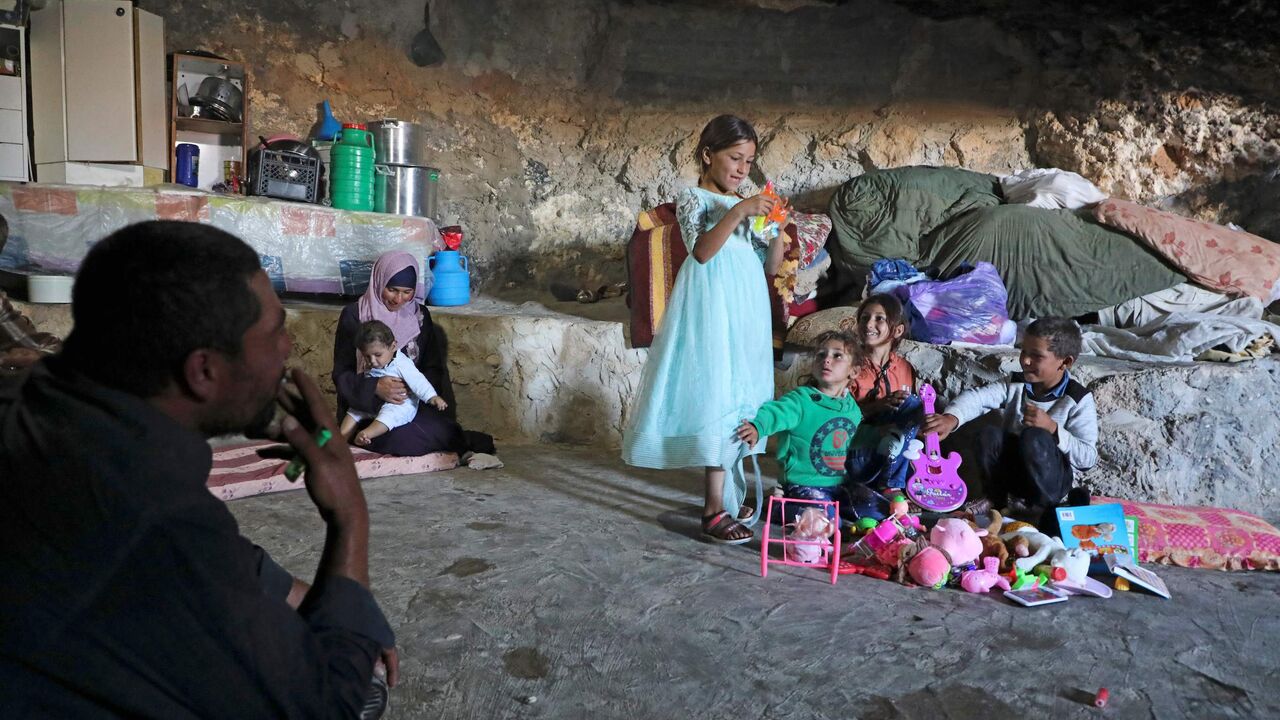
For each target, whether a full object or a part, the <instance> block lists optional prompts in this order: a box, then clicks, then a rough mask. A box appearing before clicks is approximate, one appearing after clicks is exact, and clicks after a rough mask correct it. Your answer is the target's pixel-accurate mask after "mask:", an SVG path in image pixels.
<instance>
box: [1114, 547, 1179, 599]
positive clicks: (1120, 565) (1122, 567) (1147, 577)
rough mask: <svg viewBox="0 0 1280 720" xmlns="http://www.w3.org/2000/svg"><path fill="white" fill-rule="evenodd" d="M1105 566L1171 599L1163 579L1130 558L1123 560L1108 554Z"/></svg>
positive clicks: (1116, 573)
mask: <svg viewBox="0 0 1280 720" xmlns="http://www.w3.org/2000/svg"><path fill="white" fill-rule="evenodd" d="M1107 568H1108V569H1110V570H1111V572H1112V573H1113V574H1114V575H1117V576H1119V577H1122V578H1124V579H1125V580H1128V581H1129V582H1130V583H1133V584H1134V585H1138V586H1141V587H1143V588H1146V589H1147V590H1150V591H1151V592H1153V593H1155V594H1157V595H1159V596H1160V597H1162V598H1164V599H1165V600H1172V599H1173V596H1172V595H1171V594H1169V587H1168V586H1167V585H1165V584H1164V580H1161V579H1160V576H1159V575H1156V574H1155V573H1153V572H1151V571H1150V570H1148V569H1146V568H1144V567H1139V566H1138V564H1137V563H1135V562H1133V561H1132V560H1125V559H1124V558H1122V557H1120V556H1119V555H1108V556H1107Z"/></svg>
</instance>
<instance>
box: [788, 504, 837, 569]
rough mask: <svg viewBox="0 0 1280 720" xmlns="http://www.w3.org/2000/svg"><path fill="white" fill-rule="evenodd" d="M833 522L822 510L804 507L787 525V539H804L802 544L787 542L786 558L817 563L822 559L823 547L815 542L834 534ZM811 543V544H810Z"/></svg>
mask: <svg viewBox="0 0 1280 720" xmlns="http://www.w3.org/2000/svg"><path fill="white" fill-rule="evenodd" d="M835 531H836V526H835V523H833V522H831V518H829V517H827V514H826V513H825V512H823V511H822V510H819V509H818V508H814V507H808V508H805V509H804V511H803V512H801V513H800V515H799V517H797V518H796V521H795V522H794V523H792V524H790V525H788V526H787V538H786V539H788V540H802V541H805V544H803V545H793V544H790V543H788V544H787V545H786V546H785V547H786V557H787V559H788V560H793V561H795V562H802V563H817V562H820V561H821V560H822V553H823V551H824V549H825V548H824V547H823V546H822V545H819V544H817V543H819V542H821V541H823V540H826V539H827V538H829V537H831V536H832V535H834V534H835ZM810 543H812V544H810Z"/></svg>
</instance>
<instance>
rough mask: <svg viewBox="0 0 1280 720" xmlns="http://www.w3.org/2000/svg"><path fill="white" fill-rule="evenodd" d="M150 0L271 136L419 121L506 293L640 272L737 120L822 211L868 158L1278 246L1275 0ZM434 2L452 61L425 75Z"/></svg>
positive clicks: (257, 128)
mask: <svg viewBox="0 0 1280 720" xmlns="http://www.w3.org/2000/svg"><path fill="white" fill-rule="evenodd" d="M139 4H140V5H141V6H142V7H144V8H147V9H150V10H153V11H155V12H158V13H160V14H161V15H163V16H164V17H165V18H166V21H167V25H166V32H167V35H168V44H169V47H170V49H173V50H177V49H187V48H193V47H199V48H204V49H208V50H213V51H217V52H221V53H225V54H227V55H229V56H232V57H235V58H238V59H242V60H245V61H246V62H248V63H249V64H250V66H251V67H252V70H253V81H254V85H253V88H252V90H251V92H250V94H249V100H250V107H251V125H252V134H255V135H256V134H270V133H274V132H295V133H306V132H307V131H308V130H309V128H310V126H311V125H312V123H313V122H314V120H315V117H316V115H315V107H316V105H317V104H318V103H319V102H320V101H321V100H323V99H325V98H329V99H330V100H332V102H333V105H334V107H335V109H336V111H337V113H338V114H339V115H340V116H341V117H342V118H343V119H347V120H351V119H362V118H363V119H371V118H377V117H383V116H395V117H401V118H405V119H411V120H415V121H418V122H421V123H423V124H424V125H425V126H426V127H427V129H428V131H429V135H430V137H431V146H432V150H433V151H434V152H435V154H436V157H437V162H438V164H439V166H440V168H441V169H442V170H443V171H444V179H443V188H442V214H443V220H444V221H445V222H448V223H452V222H461V223H462V224H464V225H465V226H466V227H467V229H468V231H469V238H470V240H469V242H468V251H469V252H470V253H471V255H472V256H473V260H474V261H475V267H476V275H477V277H479V278H480V279H482V280H483V281H485V282H486V283H487V284H488V285H489V286H490V287H502V286H504V285H506V284H515V285H526V286H531V287H535V288H539V289H541V288H545V287H546V285H547V281H548V280H550V279H555V278H556V277H557V276H570V278H569V279H581V278H584V277H588V276H590V277H593V278H599V279H605V280H615V279H621V274H622V267H621V263H620V262H619V258H620V256H621V248H622V241H623V240H624V239H625V237H626V236H627V235H628V234H629V231H630V227H631V225H632V223H633V221H634V217H635V214H636V213H637V212H638V211H639V210H641V209H643V208H645V207H648V206H652V205H654V204H657V203H658V202H661V201H663V200H666V199H669V198H670V197H671V196H672V194H673V192H674V190H675V189H676V188H677V187H679V186H680V185H681V184H684V183H688V182H691V181H692V180H693V177H694V173H695V168H694V166H693V163H692V159H691V157H690V156H691V153H692V149H693V144H694V142H695V137H696V133H697V132H698V131H699V129H700V128H701V126H702V125H703V124H704V123H705V122H706V120H707V119H709V118H710V117H711V116H713V115H715V114H718V113H720V112H734V113H737V114H741V115H743V116H746V117H748V118H750V119H751V120H752V121H753V122H755V123H756V125H757V128H758V129H759V130H760V131H761V133H762V143H761V154H760V158H761V169H762V170H763V172H764V173H765V174H767V175H768V176H769V177H771V178H774V179H775V180H776V181H777V183H778V185H779V187H780V188H781V189H782V190H783V191H784V192H787V193H792V194H796V195H799V196H802V197H803V198H804V199H805V200H806V201H807V202H809V203H813V204H816V205H819V206H820V205H822V204H823V202H824V198H825V197H826V195H827V193H829V191H830V189H831V188H832V187H833V186H835V185H837V184H839V183H840V182H842V181H844V180H846V179H847V178H848V177H850V176H853V175H856V174H858V173H861V172H863V171H865V170H867V169H871V168H879V167H893V166H898V165H907V164H914V163H930V164H943V165H954V166H961V167H967V168H972V169H977V170H983V171H992V172H999V171H1007V170H1012V169H1016V168H1021V167H1026V166H1030V165H1042V166H1060V167H1064V168H1067V169H1071V170H1077V171H1080V172H1082V173H1084V174H1085V175H1087V176H1089V177H1091V178H1092V179H1094V180H1095V181H1097V182H1098V183H1099V184H1100V185H1101V186H1102V187H1103V188H1104V189H1106V190H1108V191H1112V192H1115V193H1117V194H1122V195H1128V196H1129V197H1132V198H1134V199H1138V200H1142V201H1164V202H1166V203H1167V204H1169V205H1170V206H1171V207H1175V208H1178V209H1180V210H1182V211H1184V212H1188V213H1191V214H1196V215H1199V216H1201V217H1206V218H1210V219H1221V220H1224V221H1226V220H1233V221H1237V222H1242V223H1245V224H1246V225H1247V226H1248V227H1249V228H1250V229H1254V230H1256V231H1259V232H1262V233H1263V234H1264V235H1266V234H1270V236H1271V237H1273V238H1276V239H1280V221H1278V220H1277V215H1276V214H1275V213H1276V211H1275V210H1274V207H1275V206H1276V203H1275V202H1274V201H1275V199H1276V190H1275V188H1276V184H1275V183H1274V182H1273V181H1272V180H1271V179H1270V177H1269V175H1268V174H1267V173H1268V171H1269V170H1270V169H1271V168H1272V167H1274V166H1275V165H1276V162H1277V147H1280V116H1277V114H1276V113H1275V112H1273V111H1272V110H1270V109H1269V107H1268V105H1267V104H1266V103H1267V102H1272V103H1274V101H1275V100H1276V99H1277V98H1276V95H1277V93H1280V87H1278V86H1277V85H1276V84H1275V83H1274V73H1273V68H1274V67H1275V62H1276V60H1277V59H1280V52H1278V51H1277V39H1276V37H1275V35H1274V33H1269V32H1266V31H1265V28H1267V27H1272V28H1274V27H1275V26H1276V20H1277V18H1276V10H1275V9H1274V8H1273V7H1271V6H1270V5H1269V4H1266V3H1257V2H1251V1H1249V0H1223V1H1222V2H1217V3H1199V2H1192V1H1191V0H1184V1H1182V2H1171V3H1155V2H1143V1H1137V0H1135V2H1130V3H1110V4H1106V3H1104V4H1096V3H1094V4H1087V5H1086V6H1081V7H1079V8H1077V7H1075V6H1068V5H1066V4H1063V5H1062V6H1061V7H1060V8H1057V7H1049V8H1046V7H1043V4H1041V3H1008V2H1001V1H999V0H976V1H975V0H970V2H963V3H955V2H943V1H942V0H896V1H895V0H868V1H866V2H857V3H844V2H824V1H821V0H684V1H683V2H660V1H659V0H625V1H624V0H557V1H556V2H551V0H540V1H534V2H531V1H529V0H431V1H430V2H424V0H340V1H336V2H329V1H326V2H321V1H320V0H272V1H271V2H265V1H261V0H218V1H217V2H215V1H214V0H140V2H139ZM426 6H429V8H430V29H431V31H432V32H433V34H434V37H435V38H436V39H437V40H438V41H439V44H440V46H441V47H442V48H443V50H444V52H445V54H446V61H445V62H444V64H443V65H440V66H435V67H428V68H420V67H417V66H415V65H414V64H413V62H412V61H411V60H410V58H409V48H410V47H411V45H412V43H413V41H414V39H415V37H416V36H418V34H419V33H420V32H422V31H423V30H424V28H425V27H426V26H425V25H424V8H425V7H426ZM1206 6H1211V7H1206ZM759 179H760V178H759V177H758V178H757V180H759Z"/></svg>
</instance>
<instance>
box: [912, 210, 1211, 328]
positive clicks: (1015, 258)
mask: <svg viewBox="0 0 1280 720" xmlns="http://www.w3.org/2000/svg"><path fill="white" fill-rule="evenodd" d="M922 245H923V247H924V249H925V252H924V257H923V258H922V259H921V265H926V266H927V265H935V266H937V267H938V268H939V269H941V270H942V271H943V272H947V271H950V270H953V269H955V268H956V267H957V266H959V265H963V264H965V263H977V262H980V261H986V262H989V263H991V264H992V265H995V266H996V267H997V268H998V269H999V270H1000V277H1001V278H1003V279H1004V284H1005V287H1006V288H1008V291H1009V305H1008V307H1009V316H1010V317H1011V318H1013V319H1014V320H1019V319H1022V318H1028V317H1044V316H1046V315H1066V316H1068V317H1071V316H1075V315H1082V314H1084V313H1088V312H1094V311H1096V310H1100V309H1102V308H1104V307H1108V306H1111V305H1115V304H1117V303H1121V302H1124V301H1126V300H1130V299H1132V298H1136V297H1138V296H1141V295H1146V294H1147V293H1150V292H1155V291H1157V290H1164V289H1165V288H1169V287H1173V286H1174V285H1177V284H1178V283H1180V282H1185V281H1186V277H1185V276H1183V275H1182V274H1181V273H1179V272H1177V271H1176V270H1174V269H1173V268H1171V267H1169V266H1168V265H1166V264H1165V263H1164V261H1163V260H1162V259H1160V258H1159V257H1157V256H1156V255H1154V254H1152V253H1151V252H1150V251H1148V250H1147V249H1146V248H1145V247H1144V246H1143V245H1141V244H1140V243H1139V242H1138V241H1136V240H1134V239H1133V238H1131V237H1129V236H1128V235H1126V234H1124V233H1122V232H1119V231H1117V230H1111V229H1109V228H1106V227H1103V226H1101V225H1098V224H1096V223H1094V222H1090V221H1087V220H1084V219H1082V218H1080V217H1078V216H1076V215H1075V214H1074V213H1073V212H1072V211H1070V210H1044V209H1041V208H1032V207H1027V206H1025V205H999V206H996V207H987V208H981V209H978V210H974V211H972V212H969V213H966V214H964V215H962V216H960V217H957V218H954V219H952V220H951V221H950V222H948V223H947V224H946V225H943V226H941V227H939V228H937V229H936V230H934V231H933V232H932V233H931V234H930V235H929V236H928V237H926V238H925V240H924V242H923V243H922Z"/></svg>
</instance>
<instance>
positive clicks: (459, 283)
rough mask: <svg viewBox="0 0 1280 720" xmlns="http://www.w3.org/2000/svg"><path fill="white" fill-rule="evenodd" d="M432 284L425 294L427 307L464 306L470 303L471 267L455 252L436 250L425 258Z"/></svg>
mask: <svg viewBox="0 0 1280 720" xmlns="http://www.w3.org/2000/svg"><path fill="white" fill-rule="evenodd" d="M427 267H428V268H430V269H431V274H432V276H433V277H434V282H433V283H432V285H431V290H430V291H428V292H427V304H428V305H440V306H449V305H466V304H467V303H469V302H471V266H470V263H468V262H467V256H466V255H463V254H462V253H460V252H458V251H457V250H437V251H436V252H435V254H434V255H432V256H431V257H429V258H427Z"/></svg>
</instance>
